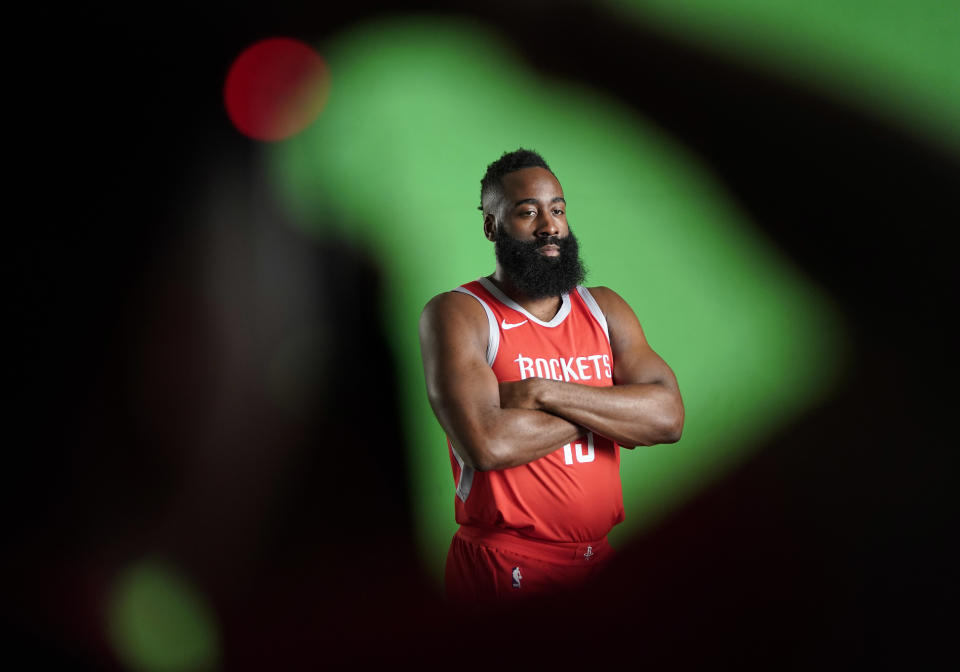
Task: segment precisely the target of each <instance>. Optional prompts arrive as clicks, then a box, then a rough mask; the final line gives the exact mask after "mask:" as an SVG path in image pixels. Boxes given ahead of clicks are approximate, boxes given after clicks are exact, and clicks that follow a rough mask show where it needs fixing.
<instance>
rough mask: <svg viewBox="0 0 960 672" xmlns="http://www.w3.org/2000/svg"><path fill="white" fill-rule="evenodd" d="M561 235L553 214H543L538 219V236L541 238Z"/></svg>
mask: <svg viewBox="0 0 960 672" xmlns="http://www.w3.org/2000/svg"><path fill="white" fill-rule="evenodd" d="M559 233H560V227H559V225H558V224H557V219H556V218H555V217H554V216H553V213H551V212H549V211H547V212H541V213H540V216H539V217H538V218H537V235H538V236H541V237H544V238H546V237H548V236H556V235H558V234H559Z"/></svg>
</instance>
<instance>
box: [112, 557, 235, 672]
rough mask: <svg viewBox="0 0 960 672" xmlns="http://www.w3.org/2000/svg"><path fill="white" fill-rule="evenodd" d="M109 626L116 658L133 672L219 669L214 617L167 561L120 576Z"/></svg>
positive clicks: (149, 564) (139, 566) (146, 563)
mask: <svg viewBox="0 0 960 672" xmlns="http://www.w3.org/2000/svg"><path fill="white" fill-rule="evenodd" d="M108 630H109V636H110V641H111V644H112V645H113V648H114V650H115V651H116V653H117V656H118V657H119V658H120V660H121V661H123V663H124V665H125V666H127V667H129V668H130V669H132V670H143V671H144V672H187V671H188V670H189V671H191V672H193V671H195V670H212V669H216V667H217V663H218V660H219V644H218V636H217V628H216V624H215V622H214V619H213V616H212V615H211V613H210V611H209V609H208V608H207V606H206V605H205V604H204V603H203V600H202V598H201V597H200V596H199V595H197V593H196V592H195V591H194V589H193V588H192V587H191V586H190V585H189V584H188V583H187V582H186V581H184V579H183V578H182V577H181V576H180V575H178V574H177V573H176V572H174V571H173V570H171V569H170V568H168V567H166V566H165V565H163V564H160V563H157V562H153V561H150V562H143V563H140V564H136V565H133V566H132V567H129V568H128V569H127V570H126V571H124V572H123V573H122V574H121V575H120V576H119V577H118V579H117V582H116V585H115V586H114V591H113V595H112V599H111V603H110V606H109V612H108Z"/></svg>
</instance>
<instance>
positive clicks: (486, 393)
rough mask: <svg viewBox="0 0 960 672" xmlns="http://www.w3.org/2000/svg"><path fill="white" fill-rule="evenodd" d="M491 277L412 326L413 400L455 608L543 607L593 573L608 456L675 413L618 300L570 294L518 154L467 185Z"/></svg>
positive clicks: (557, 245)
mask: <svg viewBox="0 0 960 672" xmlns="http://www.w3.org/2000/svg"><path fill="white" fill-rule="evenodd" d="M480 202H481V205H480V210H481V211H482V212H483V232H484V235H485V236H486V238H487V239H488V240H490V241H491V242H493V243H494V250H495V253H496V270H495V271H494V272H493V274H492V275H489V276H487V277H484V278H479V279H478V280H475V281H473V282H468V283H466V284H464V285H462V286H461V287H458V288H456V289H455V290H453V291H451V292H446V293H443V294H440V295H438V296H436V297H434V298H433V299H432V300H431V301H430V302H429V303H428V304H427V306H426V307H425V308H424V310H423V314H422V315H421V318H420V346H421V354H422V357H423V366H424V373H425V377H426V384H427V396H428V397H429V399H430V404H431V406H432V408H433V411H434V413H435V414H436V417H437V420H438V421H439V422H440V424H441V426H442V427H443V429H444V430H445V432H446V435H447V445H448V450H449V453H450V461H451V465H452V467H453V477H454V483H455V486H456V497H455V499H454V503H455V513H456V520H457V523H458V524H459V526H460V527H459V529H458V530H457V533H456V534H455V535H454V538H453V541H452V542H451V545H450V550H449V552H448V554H447V564H446V571H445V585H446V592H447V596H448V597H449V598H450V599H451V600H452V601H454V602H456V603H488V602H503V601H509V600H511V599H514V598H519V597H522V596H526V595H549V594H554V593H557V592H559V591H562V590H568V589H572V588H575V587H580V586H583V584H584V583H585V582H587V581H589V580H591V579H592V578H594V577H596V576H597V574H598V573H599V572H600V571H601V570H602V568H603V567H604V566H605V565H607V564H608V563H609V561H610V559H611V556H612V552H613V551H612V549H611V547H610V545H609V544H608V542H607V534H608V532H609V531H610V530H611V528H613V526H614V525H616V524H617V523H619V522H620V521H622V520H623V517H624V513H623V496H622V490H621V484H620V452H619V447H620V446H622V447H625V448H633V447H635V446H650V445H654V444H660V443H674V442H676V441H678V440H679V439H680V434H681V432H682V429H683V420H684V410H683V401H682V400H681V397H680V392H679V389H678V387H677V380H676V377H675V376H674V374H673V371H672V370H671V369H670V367H669V366H667V364H666V363H665V362H664V361H663V359H661V358H660V356H659V355H657V353H655V352H654V351H653V349H652V348H651V347H650V346H649V345H648V343H647V340H646V338H645V336H644V334H643V330H642V329H641V327H640V323H639V322H638V320H637V318H636V316H635V315H634V313H633V311H632V310H631V308H630V307H629V306H628V305H627V303H626V302H625V301H624V300H623V299H622V298H620V296H619V295H618V294H616V293H615V292H614V291H613V290H610V289H608V288H606V287H591V288H589V289H588V288H586V287H583V286H581V284H580V283H581V282H582V281H583V279H584V269H583V265H582V264H581V261H580V258H579V251H578V246H577V239H576V237H574V235H573V232H572V231H571V230H570V227H569V225H568V223H567V218H566V200H565V198H564V196H563V189H562V188H561V186H560V182H559V181H558V180H557V178H556V176H555V175H554V174H553V172H552V171H551V170H550V167H549V166H548V165H547V163H546V162H545V161H544V160H543V158H542V157H541V156H540V155H539V154H537V153H536V152H533V151H530V150H526V149H518V150H517V151H515V152H509V153H505V154H504V155H503V156H501V157H500V158H499V159H498V160H497V161H494V162H493V163H491V164H490V165H489V166H488V167H487V171H486V174H485V175H484V177H483V179H482V180H481V189H480Z"/></svg>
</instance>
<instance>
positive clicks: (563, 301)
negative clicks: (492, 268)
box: [477, 278, 570, 327]
mask: <svg viewBox="0 0 960 672" xmlns="http://www.w3.org/2000/svg"><path fill="white" fill-rule="evenodd" d="M477 281H478V282H479V283H480V284H481V285H483V287H484V289H486V290H487V291H488V292H490V293H491V294H493V295H494V297H496V299H497V301H499V302H500V303H502V304H504V305H506V306H508V307H510V308H513V309H514V310H515V311H517V312H518V313H523V314H524V315H526V316H527V319H528V320H530V321H531V322H533V323H534V324H539V325H540V326H541V327H557V326H560V325H561V324H563V321H564V320H565V319H567V315H569V314H570V297H569V296H568V295H567V294H561V295H560V310H558V311H557V314H556V315H554V316H553V319H552V320H550V321H549V322H544V321H543V320H538V319H537V318H536V317H534V316H533V315H531V314H530V313H528V312H527V311H526V310H525V309H524V307H523V306H521V305H520V304H519V303H517V302H516V301H514V300H513V299H511V298H510V297H509V296H507V295H506V294H504V293H503V292H501V291H500V288H499V287H497V286H496V285H495V284H493V283H492V282H490V279H489V278H478V280H477Z"/></svg>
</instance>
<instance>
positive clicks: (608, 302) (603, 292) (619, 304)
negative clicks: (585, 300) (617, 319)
mask: <svg viewBox="0 0 960 672" xmlns="http://www.w3.org/2000/svg"><path fill="white" fill-rule="evenodd" d="M584 289H586V290H587V291H588V292H590V295H591V296H592V297H593V299H594V301H596V302H597V305H598V306H600V310H602V311H603V314H604V315H606V316H608V317H609V316H610V315H611V314H614V315H616V314H618V313H620V312H622V311H624V310H628V311H630V312H631V313H632V312H633V309H632V308H631V307H630V304H628V303H627V302H626V301H625V300H624V299H623V297H622V296H620V295H619V294H617V293H616V292H615V291H613V290H612V289H610V288H609V287H604V286H603V285H598V286H596V287H585V288H584Z"/></svg>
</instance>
